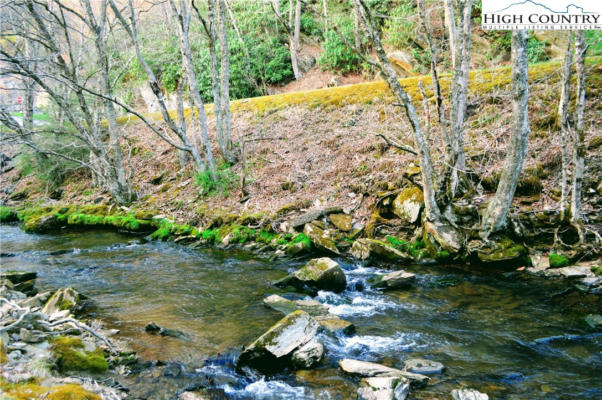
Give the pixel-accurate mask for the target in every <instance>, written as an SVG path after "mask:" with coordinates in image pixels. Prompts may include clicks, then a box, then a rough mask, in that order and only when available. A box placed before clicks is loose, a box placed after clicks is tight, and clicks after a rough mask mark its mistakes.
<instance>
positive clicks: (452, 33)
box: [445, 0, 458, 69]
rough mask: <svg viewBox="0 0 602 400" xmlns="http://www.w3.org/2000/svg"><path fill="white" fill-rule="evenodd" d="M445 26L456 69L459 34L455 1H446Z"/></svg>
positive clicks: (453, 66) (453, 64)
mask: <svg viewBox="0 0 602 400" xmlns="http://www.w3.org/2000/svg"><path fill="white" fill-rule="evenodd" d="M445 26H446V27H447V35H448V36H449V52H450V55H451V60H452V68H453V69H456V51H457V41H458V32H457V28H456V20H455V15H454V4H453V0H445Z"/></svg>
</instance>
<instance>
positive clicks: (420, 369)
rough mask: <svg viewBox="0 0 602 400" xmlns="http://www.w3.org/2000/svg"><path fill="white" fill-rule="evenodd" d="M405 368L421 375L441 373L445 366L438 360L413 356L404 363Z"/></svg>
mask: <svg viewBox="0 0 602 400" xmlns="http://www.w3.org/2000/svg"><path fill="white" fill-rule="evenodd" d="M403 368H404V370H406V371H409V372H412V373H415V374H421V375H434V374H440V373H442V372H443V369H444V368H445V367H444V366H443V364H441V363H440V362H437V361H432V360H425V359H422V358H411V359H409V360H406V362H405V363H404V367H403Z"/></svg>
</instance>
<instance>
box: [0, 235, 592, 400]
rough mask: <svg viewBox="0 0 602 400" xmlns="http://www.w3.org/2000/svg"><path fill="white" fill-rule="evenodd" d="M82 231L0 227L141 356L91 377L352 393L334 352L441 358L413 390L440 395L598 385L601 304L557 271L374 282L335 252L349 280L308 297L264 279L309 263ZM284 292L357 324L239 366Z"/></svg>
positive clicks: (10, 256)
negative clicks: (274, 359) (271, 368)
mask: <svg viewBox="0 0 602 400" xmlns="http://www.w3.org/2000/svg"><path fill="white" fill-rule="evenodd" d="M90 229H92V228H90V227H88V228H87V229H86V230H81V229H75V230H74V229H63V230H61V231H59V232H58V234H57V235H55V234H52V233H49V234H41V235H39V234H26V233H24V232H23V231H21V230H20V229H18V228H17V227H14V226H12V227H11V226H6V225H4V226H2V234H3V237H2V240H3V251H4V252H6V253H5V254H3V255H2V264H3V266H5V267H8V268H15V269H20V270H24V271H25V270H31V269H32V268H33V269H35V270H37V271H38V275H39V276H38V278H37V281H38V286H39V288H40V291H54V290H56V288H60V287H64V286H65V285H70V286H71V285H72V286H73V287H74V288H76V289H77V290H78V291H79V292H81V293H84V294H87V295H89V296H90V299H89V301H90V304H91V305H92V308H89V309H88V311H87V312H86V311H84V312H85V314H84V315H89V316H87V317H86V316H85V317H84V318H96V319H101V320H103V321H104V322H105V323H106V324H107V326H108V327H110V328H111V329H119V330H120V331H121V332H120V334H119V335H118V337H120V338H122V339H124V340H127V342H128V343H129V344H131V345H133V347H134V348H135V349H136V350H137V351H138V352H139V354H140V355H141V356H142V357H143V359H144V360H145V361H146V364H145V365H146V367H145V368H144V369H143V370H140V371H139V373H135V374H130V375H128V373H127V369H125V370H123V371H121V370H118V371H116V373H114V372H111V373H110V374H109V375H108V376H102V375H101V376H99V377H97V378H96V379H99V378H101V380H102V381H105V380H106V379H107V378H109V377H110V378H113V379H115V380H116V381H117V382H120V384H121V385H123V386H125V387H127V388H129V389H130V396H134V397H138V398H154V399H172V398H173V397H174V396H176V395H179V394H180V393H182V392H183V391H189V392H195V391H200V392H199V393H197V395H198V394H200V395H201V396H202V395H207V394H210V395H214V396H222V397H217V398H229V399H250V398H252V399H278V398H281V397H282V396H284V395H286V396H289V397H290V398H294V399H309V398H323V397H324V396H326V395H330V396H331V397H332V398H337V396H338V397H339V398H354V396H355V395H357V393H358V390H359V389H360V388H361V387H362V386H361V384H360V378H359V377H355V376H350V375H348V374H347V373H346V372H344V371H343V370H341V366H340V364H339V363H340V362H342V361H343V360H345V359H352V360H359V361H367V362H372V363H376V364H380V365H381V366H384V367H387V368H389V369H388V370H387V371H388V372H390V373H393V372H394V373H396V374H397V373H398V372H397V371H401V370H403V368H404V366H405V364H406V362H407V361H409V360H411V359H416V358H418V359H420V358H421V359H426V360H432V361H438V362H441V363H442V364H443V365H444V366H445V370H444V372H443V373H441V374H435V375H430V381H429V384H428V385H427V387H426V388H423V389H417V388H415V389H412V390H411V396H412V398H418V399H430V398H448V397H449V394H450V392H451V391H452V390H453V389H458V388H461V387H466V386H469V387H473V388H475V389H477V390H479V391H480V392H482V393H488V394H489V395H490V396H493V398H498V397H502V398H503V397H509V396H510V397H511V396H518V397H517V398H531V399H556V398H558V399H559V398H562V396H569V395H570V396H571V397H572V398H583V399H586V398H591V397H592V393H593V394H594V396H595V393H596V390H599V386H598V385H597V383H596V382H598V380H597V374H596V372H595V371H597V367H596V366H597V365H598V364H597V363H598V361H597V358H596V357H597V356H596V355H597V354H599V350H600V348H599V345H600V343H599V338H600V336H599V333H596V332H597V331H596V330H595V329H593V328H592V327H589V325H588V324H587V322H586V317H588V315H590V314H600V313H601V311H602V309H600V302H599V296H598V295H595V294H592V293H585V292H582V291H581V290H579V289H578V288H576V287H574V286H573V285H567V283H566V282H560V281H547V280H543V279H540V278H536V277H532V278H529V277H528V276H521V274H520V272H519V271H513V272H509V273H504V274H499V273H493V272H489V271H483V270H481V271H478V270H476V271H475V270H471V271H463V270H462V269H460V268H457V267H453V266H444V265H442V266H437V265H407V266H405V267H404V269H405V270H406V271H407V274H410V275H409V276H408V275H406V277H408V278H409V277H410V276H411V274H414V277H413V278H409V279H410V280H409V281H407V282H406V284H404V285H401V286H399V287H397V288H392V289H386V288H385V287H383V289H377V288H376V287H377V286H380V283H382V282H383V280H385V281H390V279H385V277H386V276H387V274H389V273H390V272H391V271H390V269H389V270H387V267H388V266H387V265H386V264H381V263H379V262H375V263H374V264H373V265H372V266H370V267H368V266H365V265H363V264H362V263H358V262H349V261H348V260H347V259H345V258H333V260H336V264H338V266H339V267H340V268H341V269H342V270H343V272H344V274H345V279H346V287H345V290H343V291H342V292H338V293H337V292H335V291H327V290H322V291H318V293H317V295H315V296H311V297H308V296H307V295H306V294H302V293H296V290H295V291H291V289H287V288H279V287H277V286H273V285H272V282H276V281H279V280H281V278H284V277H285V276H287V274H289V273H295V271H298V270H299V269H300V268H301V267H303V266H304V265H305V264H306V262H300V261H293V260H291V259H287V258H277V259H275V260H273V261H269V260H268V259H267V257H254V256H251V255H248V253H247V254H245V253H241V252H239V251H236V250H234V249H230V250H217V249H215V248H213V246H209V247H207V246H203V247H201V248H199V249H190V248H188V247H187V246H182V245H179V244H174V243H172V242H160V241H148V242H147V241H145V240H143V238H142V237H141V236H140V235H134V236H132V235H131V234H130V235H124V234H117V233H111V232H109V231H107V230H106V229H105V230H98V229H95V230H92V231H90ZM331 264H332V263H331ZM308 275H309V274H302V275H300V276H308ZM339 276H340V274H339ZM378 277H380V279H374V278H378ZM303 286H305V285H303ZM333 289H335V288H333ZM339 290H340V286H337V288H336V291H339ZM283 299H284V300H283ZM274 300H277V301H274ZM298 300H302V301H301V302H298ZM291 303H292V304H293V307H297V306H303V307H310V308H305V310H308V311H307V312H310V311H309V310H310V309H311V310H312V311H311V313H312V315H316V317H314V318H316V320H318V321H322V320H323V318H322V317H321V316H320V315H319V314H322V313H324V312H325V311H327V312H328V314H330V315H331V317H329V319H333V318H332V316H336V317H337V318H339V319H341V320H345V321H348V322H350V323H352V324H353V325H354V326H355V332H352V331H349V330H346V331H345V332H341V333H340V334H332V333H328V332H323V333H319V334H318V335H317V336H316V340H319V341H320V342H321V343H322V344H323V346H324V348H325V355H324V359H323V360H322V362H321V363H320V364H318V366H316V367H314V368H313V369H307V368H303V369H301V370H297V371H294V370H293V372H291V370H290V369H287V370H286V371H283V372H275V373H270V374H267V375H263V374H260V375H257V374H256V373H253V372H250V371H246V372H243V373H239V372H237V371H236V368H235V364H236V360H237V359H238V356H239V354H241V351H242V346H248V345H249V344H251V343H252V342H253V341H254V340H255V339H257V338H258V337H260V336H261V335H262V334H263V333H264V332H266V330H267V329H268V328H270V326H273V325H274V324H276V323H278V321H279V320H281V318H282V317H283V313H284V314H286V313H288V312H290V310H291V308H290V306H291ZM268 304H270V305H271V306H273V307H276V310H278V309H279V310H278V311H276V310H272V309H271V308H268V307H266V305H268ZM318 304H319V305H318ZM315 313H317V314H315ZM92 316H93V317H92ZM150 321H154V322H155V323H156V325H158V326H160V327H162V328H165V330H170V331H180V332H181V333H182V334H181V336H179V337H172V336H161V335H152V334H150V333H149V332H145V326H146V325H147V324H148V322H150ZM152 360H160V361H159V362H157V361H155V362H152ZM344 364H346V363H344ZM391 369H393V370H394V371H393V372H391ZM550 369H552V371H554V372H553V373H550ZM119 371H121V372H125V375H122V374H121V372H119ZM106 382H108V381H106ZM366 383H367V382H366ZM542 387H543V389H542ZM220 393H221V394H220ZM278 396H281V397H278ZM210 398H211V397H210Z"/></svg>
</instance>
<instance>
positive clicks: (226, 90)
mask: <svg viewBox="0 0 602 400" xmlns="http://www.w3.org/2000/svg"><path fill="white" fill-rule="evenodd" d="M218 11H219V12H218V21H219V23H218V29H217V36H218V39H219V44H220V50H221V52H220V107H221V113H220V114H221V121H219V123H220V125H221V137H219V136H218V143H219V147H220V150H221V153H222V156H223V157H224V158H225V159H226V160H227V161H228V162H234V161H235V159H234V156H233V154H232V124H231V121H230V50H229V48H228V31H227V28H226V5H225V3H224V0H218Z"/></svg>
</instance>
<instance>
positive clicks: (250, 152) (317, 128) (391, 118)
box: [0, 58, 602, 225]
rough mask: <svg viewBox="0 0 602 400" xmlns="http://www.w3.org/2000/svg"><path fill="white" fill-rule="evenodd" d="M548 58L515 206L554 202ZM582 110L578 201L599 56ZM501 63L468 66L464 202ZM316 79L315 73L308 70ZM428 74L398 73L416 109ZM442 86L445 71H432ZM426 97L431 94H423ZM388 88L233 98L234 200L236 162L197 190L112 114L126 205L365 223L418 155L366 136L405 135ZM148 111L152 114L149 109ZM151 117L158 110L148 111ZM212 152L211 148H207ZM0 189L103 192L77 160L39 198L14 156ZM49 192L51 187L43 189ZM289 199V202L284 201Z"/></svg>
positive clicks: (66, 194) (437, 155)
mask: <svg viewBox="0 0 602 400" xmlns="http://www.w3.org/2000/svg"><path fill="white" fill-rule="evenodd" d="M560 68H561V64H560V63H559V62H548V63H542V64H537V65H533V66H531V67H530V93H531V97H530V117H531V129H532V133H531V137H530V142H529V151H528V155H527V158H526V160H525V165H524V170H523V178H521V179H522V182H523V183H522V185H519V191H518V193H517V198H516V206H517V207H519V208H521V209H523V210H529V209H531V210H541V209H555V208H557V206H558V195H559V193H558V188H559V184H558V182H559V178H560V164H561V163H560V157H561V142H560V135H559V133H558V131H557V130H556V128H555V127H554V120H555V113H556V109H557V106H558V99H559V92H560V82H559V77H560ZM587 71H588V82H587V106H586V115H585V130H586V143H587V145H588V153H587V160H586V170H587V172H586V179H585V182H584V194H585V206H584V207H585V209H586V211H589V212H592V211H595V210H596V209H597V210H599V207H600V204H601V200H600V195H601V194H602V193H601V192H602V186H601V176H602V174H601V173H600V172H601V170H602V155H601V154H600V144H601V142H602V137H601V136H600V130H599V126H600V123H601V120H602V112H601V111H602V101H601V100H602V63H601V60H600V58H594V59H590V60H589V62H588V69H587ZM510 78H511V70H510V68H508V67H502V68H500V69H496V70H482V71H475V72H473V73H472V75H471V83H470V95H469V107H468V119H467V124H466V126H467V132H466V143H465V149H466V153H467V167H468V169H469V170H471V171H474V172H476V174H477V176H478V177H479V180H480V181H479V182H478V184H477V185H476V187H477V194H476V196H475V198H474V200H473V202H474V203H477V204H478V203H480V202H485V201H487V199H488V198H489V197H490V196H491V195H492V193H493V192H494V191H495V187H496V185H497V177H498V176H499V172H500V170H501V167H502V165H503V160H504V156H505V154H506V147H507V144H508V138H509V135H510V132H511V124H510V118H511V112H512V109H511V79H510ZM316 79H319V77H318V78H316ZM421 79H422V80H424V82H425V84H426V86H427V87H428V86H429V83H430V77H428V76H425V77H412V78H405V79H402V83H403V85H404V86H405V87H406V90H407V91H408V92H409V94H410V95H411V96H412V97H413V98H414V100H415V103H416V106H417V109H418V110H419V114H420V116H421V118H422V119H423V118H424V116H425V112H424V110H423V105H422V104H421V98H420V94H419V92H418V88H417V84H418V81H419V80H421ZM442 84H443V87H444V92H445V93H444V94H446V93H447V86H448V84H449V77H446V76H444V77H443V81H442ZM431 100H432V99H431ZM392 103H393V101H392V97H391V95H390V92H389V91H388V89H387V88H386V86H385V84H384V83H383V82H382V81H381V82H369V83H360V84H357V85H348V86H340V87H333V88H326V89H320V90H310V91H304V92H293V93H284V94H278V95H273V96H264V97H258V98H252V99H244V100H237V101H233V102H232V131H233V140H234V142H235V143H237V145H238V147H237V151H238V152H239V154H240V150H241V149H240V143H241V141H242V140H245V143H246V145H245V158H246V163H245V165H244V168H245V169H246V182H247V187H246V189H247V191H248V192H249V194H250V196H249V197H248V198H245V199H243V200H244V201H241V198H243V197H244V196H242V193H241V186H240V177H241V175H242V174H243V165H242V163H240V162H239V163H237V164H236V165H234V166H232V167H226V165H225V164H223V163H221V162H220V164H221V165H222V166H221V168H222V178H221V179H222V181H223V182H226V181H227V182H229V184H228V185H226V186H227V187H224V188H223V189H222V190H217V191H212V192H211V193H203V192H202V190H201V186H199V184H197V182H196V179H195V176H194V172H193V169H192V166H190V165H189V166H187V167H185V168H181V167H180V165H179V162H178V155H177V152H176V150H175V149H173V148H171V147H170V146H169V145H168V144H167V143H165V142H164V141H162V140H161V139H159V138H158V137H157V136H156V135H154V134H153V133H152V132H151V130H150V129H148V128H147V127H145V126H143V124H141V123H140V122H136V121H129V122H128V120H127V119H123V120H122V121H121V122H122V129H124V130H125V131H126V137H127V138H126V140H125V141H124V146H126V147H127V148H128V149H129V150H130V152H131V154H132V156H131V159H130V166H131V168H132V172H133V178H132V181H133V182H134V186H135V189H136V191H137V193H138V198H139V201H138V202H137V203H136V204H135V205H134V208H136V209H144V210H150V211H154V212H156V213H158V214H163V215H168V216H170V217H172V218H175V219H176V220H177V221H180V222H186V223H189V224H191V225H198V224H202V222H203V221H202V219H203V216H206V217H209V216H210V215H209V214H211V213H212V211H213V210H218V209H220V210H228V211H230V212H234V213H238V214H242V213H252V212H267V213H273V212H276V211H277V210H278V209H280V208H282V207H288V208H292V209H293V210H294V209H298V210H307V209H311V208H314V207H315V208H321V207H327V206H332V205H337V206H342V207H343V208H346V209H348V210H354V213H353V215H354V222H358V223H365V222H366V221H367V219H368V218H369V216H370V214H371V212H372V209H373V205H374V204H375V202H376V201H377V200H378V196H379V192H382V191H386V190H393V189H395V188H398V187H401V186H402V185H403V182H402V178H401V175H402V172H403V171H405V170H407V169H408V168H411V167H413V166H415V165H417V163H418V160H417V158H416V157H415V156H413V155H412V154H410V153H406V152H400V151H399V150H396V149H394V148H390V147H388V146H387V145H386V144H385V143H384V141H383V140H382V139H381V138H379V137H377V136H376V135H377V134H383V135H386V136H388V137H391V138H395V139H396V140H398V141H399V142H402V143H405V144H408V145H412V143H413V140H412V133H411V129H410V126H409V123H408V121H407V118H406V116H405V113H404V112H403V111H402V110H401V109H400V108H399V107H396V106H394V105H393V104H392ZM211 108H212V106H211V105H209V106H208V107H207V109H208V111H209V127H210V136H211V137H212V138H213V142H214V143H215V142H216V141H215V131H214V127H215V118H214V116H213V114H212V113H211ZM435 112H436V111H435V109H434V105H433V102H431V104H430V115H431V125H432V126H431V129H430V138H429V141H430V142H431V146H432V148H433V149H434V154H433V157H434V159H435V167H436V168H440V167H441V165H442V158H441V156H442V154H441V152H440V151H439V149H442V148H443V146H442V145H441V139H440V130H439V126H438V124H437V123H436V121H435V117H434V116H435ZM155 117H156V116H155ZM157 123H159V122H157ZM215 151H216V153H217V149H215ZM0 179H1V182H0V183H1V185H2V187H3V188H7V187H10V188H11V189H12V190H11V191H10V192H11V194H5V193H3V194H2V197H1V198H0V201H1V202H2V203H5V204H8V205H11V204H15V203H21V202H23V200H24V199H26V201H27V202H28V203H37V204H53V203H59V202H60V203H65V202H68V203H70V204H90V203H108V202H110V198H109V195H108V194H107V193H106V192H103V191H102V190H100V189H99V188H96V187H93V186H92V185H91V184H90V182H91V180H90V177H89V176H88V175H87V174H86V173H85V172H83V171H81V172H79V173H75V174H73V175H71V176H69V177H68V178H67V180H66V181H65V182H64V185H63V187H62V197H61V198H60V199H59V200H50V199H49V198H48V195H49V194H50V192H51V191H52V190H51V189H49V188H48V186H47V184H45V183H44V182H43V181H40V180H39V179H37V178H36V177H35V176H33V175H29V176H27V175H25V174H24V171H23V169H22V168H19V167H17V168H14V169H13V170H12V171H10V172H7V173H5V174H2V175H0ZM53 197H57V196H53ZM293 205H294V206H293Z"/></svg>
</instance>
